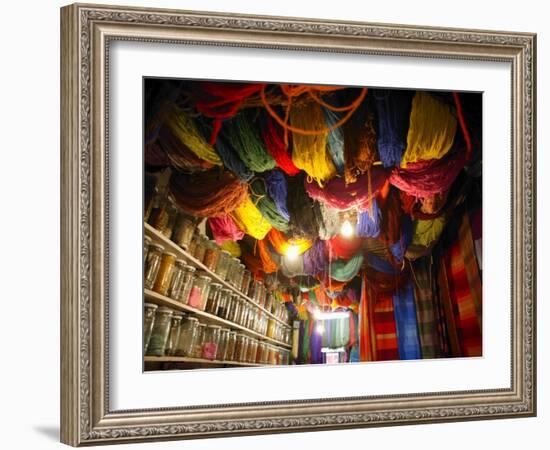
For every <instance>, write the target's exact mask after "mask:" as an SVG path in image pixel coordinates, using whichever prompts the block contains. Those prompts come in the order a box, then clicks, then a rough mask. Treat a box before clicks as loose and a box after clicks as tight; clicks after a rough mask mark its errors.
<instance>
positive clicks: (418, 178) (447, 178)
mask: <svg viewBox="0 0 550 450" xmlns="http://www.w3.org/2000/svg"><path fill="white" fill-rule="evenodd" d="M464 164H465V160H464V153H460V154H454V155H447V156H446V157H445V158H442V159H432V160H429V161H418V162H416V163H409V164H407V168H406V169H402V168H399V167H395V168H394V169H393V170H392V172H391V175H390V178H389V180H390V183H391V184H392V185H394V186H395V187H396V188H397V189H399V190H401V191H404V192H406V193H407V194H409V195H412V196H414V197H429V196H430V195H434V194H438V193H441V192H444V191H447V190H449V189H450V187H451V185H452V184H453V182H454V180H455V179H456V177H457V176H458V174H459V173H460V171H461V170H462V168H463V167H464Z"/></svg>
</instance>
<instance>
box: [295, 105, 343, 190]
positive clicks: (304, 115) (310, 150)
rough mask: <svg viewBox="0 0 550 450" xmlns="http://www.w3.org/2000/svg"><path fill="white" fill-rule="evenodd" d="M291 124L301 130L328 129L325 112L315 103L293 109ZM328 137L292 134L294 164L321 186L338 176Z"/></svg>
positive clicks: (324, 135) (326, 134)
mask: <svg viewBox="0 0 550 450" xmlns="http://www.w3.org/2000/svg"><path fill="white" fill-rule="evenodd" d="M290 123H291V125H292V126H293V127H296V128H300V129H306V130H324V129H326V124H325V118H324V115H323V110H322V109H321V106H320V105H319V104H318V103H316V102H314V101H310V102H306V103H304V104H302V105H300V106H295V107H294V108H292V110H291V112H290ZM327 136H328V132H325V133H322V134H316V135H304V134H301V133H292V143H293V149H292V162H294V165H295V166H296V167H298V168H299V169H302V170H303V171H304V172H306V173H307V174H308V175H309V176H310V177H311V178H313V179H314V180H315V181H316V182H317V183H319V185H323V183H325V182H326V181H328V180H330V179H331V178H332V177H333V176H334V175H336V168H335V167H334V164H333V162H332V158H331V157H330V154H329V153H328V151H327Z"/></svg>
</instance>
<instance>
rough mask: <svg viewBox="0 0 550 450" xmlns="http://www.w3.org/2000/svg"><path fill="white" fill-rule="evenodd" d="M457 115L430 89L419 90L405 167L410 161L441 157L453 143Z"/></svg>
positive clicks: (410, 127) (410, 124) (410, 125)
mask: <svg viewBox="0 0 550 450" xmlns="http://www.w3.org/2000/svg"><path fill="white" fill-rule="evenodd" d="M455 133H456V117H455V115H454V114H453V111H452V110H451V108H450V107H449V106H448V105H446V104H444V103H442V102H440V101H439V100H437V99H435V98H434V97H433V96H432V95H430V94H428V93H427V92H417V93H416V95H415V96H414V99H413V102H412V109H411V116H410V123H409V133H408V135H407V149H406V150H405V153H404V154H403V158H402V160H401V167H406V166H407V164H408V163H412V162H417V161H425V160H428V159H441V158H442V157H443V156H445V155H446V154H447V152H448V151H449V150H450V149H451V146H452V145H453V140H454V136H455Z"/></svg>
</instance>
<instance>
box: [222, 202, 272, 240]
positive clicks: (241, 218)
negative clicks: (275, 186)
mask: <svg viewBox="0 0 550 450" xmlns="http://www.w3.org/2000/svg"><path fill="white" fill-rule="evenodd" d="M231 217H232V218H233V220H234V221H235V223H236V224H237V226H238V227H239V228H240V229H241V230H243V231H244V232H245V233H246V234H248V235H249V236H252V237H253V238H255V239H263V238H264V237H265V236H266V234H267V233H268V232H269V230H271V225H270V223H269V222H268V221H267V219H265V218H264V217H263V216H262V213H261V212H260V211H259V209H258V208H257V207H256V205H255V204H254V203H253V202H252V200H251V199H250V197H249V196H248V195H247V196H246V199H245V201H244V202H243V203H241V204H240V205H239V206H238V207H237V208H235V209H234V210H233V211H231Z"/></svg>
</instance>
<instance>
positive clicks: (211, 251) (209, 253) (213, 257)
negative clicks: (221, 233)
mask: <svg viewBox="0 0 550 450" xmlns="http://www.w3.org/2000/svg"><path fill="white" fill-rule="evenodd" d="M205 247H206V250H205V251H204V258H203V264H204V265H205V266H206V267H208V269H209V270H211V271H214V269H216V266H217V265H218V258H219V254H220V249H219V247H218V245H217V244H216V243H215V242H214V241H206V243H205Z"/></svg>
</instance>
